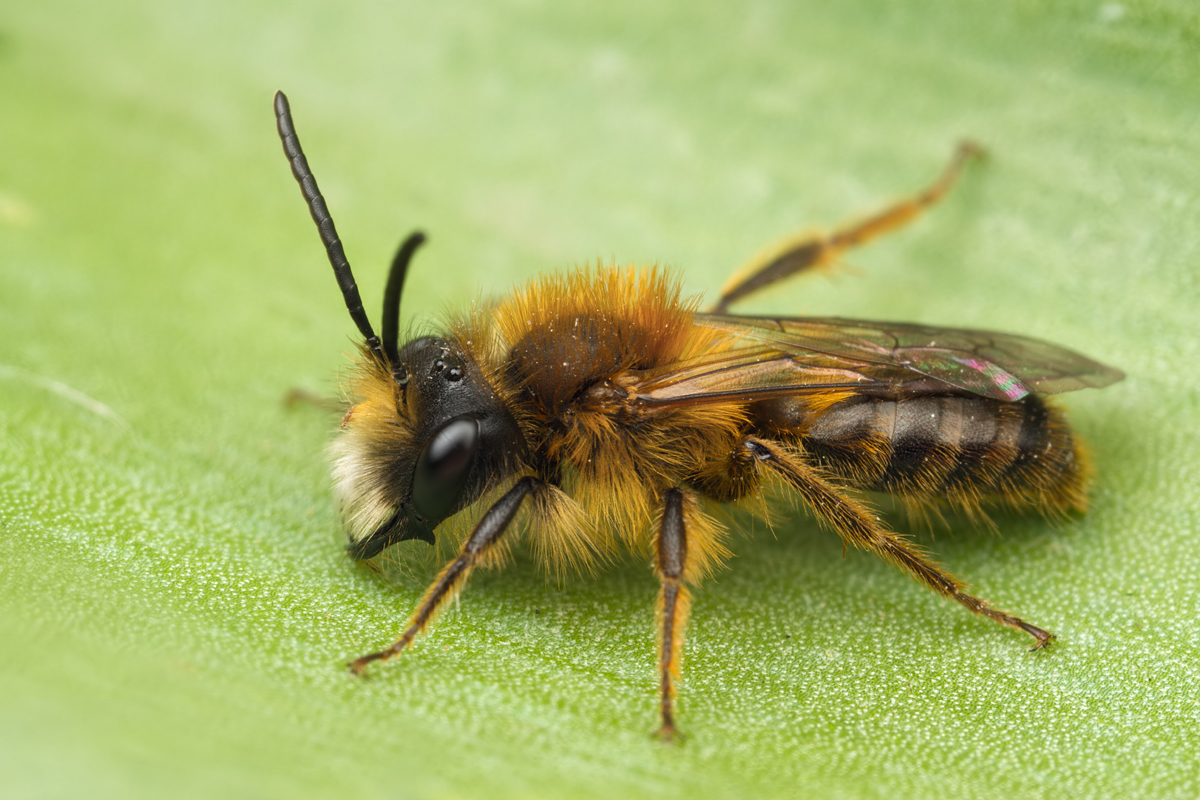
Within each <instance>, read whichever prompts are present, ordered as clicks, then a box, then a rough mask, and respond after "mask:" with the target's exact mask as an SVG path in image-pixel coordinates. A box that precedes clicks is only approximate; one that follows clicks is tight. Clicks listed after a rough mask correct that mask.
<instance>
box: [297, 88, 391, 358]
mask: <svg viewBox="0 0 1200 800" xmlns="http://www.w3.org/2000/svg"><path fill="white" fill-rule="evenodd" d="M275 122H276V126H277V127H278V128H279V140H280V141H281V142H283V152H284V155H286V156H287V157H288V161H290V162H291V164H292V175H294V176H295V178H296V183H298V184H300V194H302V195H304V202H306V203H308V210H309V213H311V214H312V218H313V222H315V223H316V224H317V232H318V233H319V234H320V235H321V243H322V244H323V245H325V252H326V253H328V254H329V263H330V265H332V266H333V274H334V276H336V277H337V282H338V286H339V287H340V288H341V290H342V297H344V298H345V299H346V308H347V309H348V310H349V311H350V318H351V319H352V320H354V324H355V325H357V326H358V330H359V332H360V333H362V335H363V336H365V337H366V339H367V346H368V347H370V348H371V350H373V351H374V352H375V356H376V357H377V358H378V359H379V361H380V363H388V358H387V356H386V355H385V354H384V352H383V347H382V346H381V345H380V342H379V337H378V336H376V335H375V331H374V330H372V329H371V321H370V320H369V319H367V312H366V311H364V310H363V304H362V297H360V296H359V294H358V284H356V283H355V282H354V273H353V272H351V271H350V262H349V261H347V260H346V251H345V250H343V249H342V240H341V239H339V238H338V234H337V228H335V227H334V226H333V217H331V216H329V207H328V206H326V205H325V198H324V197H322V196H321V190H320V189H318V188H317V179H316V178H315V177H313V174H312V170H310V169H309V168H308V160H307V159H306V158H305V157H304V150H303V149H301V147H300V139H299V138H297V136H296V126H295V125H294V124H293V123H292V110H291V108H290V107H289V106H288V99H287V96H286V95H285V94H284V93H283V92H276V93H275ZM389 283H390V281H389ZM397 294H399V291H398V290H397ZM391 355H392V357H393V358H394V357H395V347H393V348H392V353H391ZM391 363H393V364H394V363H395V361H392V362H391Z"/></svg>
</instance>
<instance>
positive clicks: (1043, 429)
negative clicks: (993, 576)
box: [800, 395, 1087, 511]
mask: <svg viewBox="0 0 1200 800" xmlns="http://www.w3.org/2000/svg"><path fill="white" fill-rule="evenodd" d="M800 439H801V443H802V444H803V446H804V447H805V449H806V450H807V451H808V452H809V454H810V455H811V457H813V459H814V460H815V461H816V462H817V463H819V464H820V465H822V466H824V467H825V468H826V469H828V470H830V471H831V472H833V473H834V474H836V475H838V476H839V477H841V478H843V479H845V480H847V481H848V482H850V483H851V484H853V485H854V486H856V487H858V488H862V489H869V490H872V491H881V492H887V493H889V494H894V495H898V496H901V497H907V498H912V499H917V500H926V499H939V498H940V499H946V500H949V501H950V502H952V503H955V504H959V505H973V504H974V503H976V502H978V501H981V500H984V501H993V502H995V501H1000V502H1006V503H1008V504H1010V505H1015V506H1023V507H1027V506H1034V507H1038V508H1043V509H1045V510H1048V511H1064V510H1067V509H1070V508H1082V506H1083V503H1084V492H1083V490H1084V483H1085V478H1086V474H1087V468H1086V465H1085V463H1084V460H1083V456H1082V453H1081V451H1080V449H1079V447H1078V445H1077V443H1076V442H1075V440H1074V437H1073V436H1072V434H1071V429H1070V428H1069V427H1068V426H1067V424H1066V421H1065V420H1064V419H1063V416H1062V413H1061V412H1060V411H1059V410H1058V409H1056V408H1054V407H1052V406H1048V405H1047V404H1046V403H1045V402H1044V401H1043V400H1042V399H1041V398H1039V397H1037V396H1035V395H1028V396H1026V397H1025V398H1023V399H1022V400H1019V401H1017V402H1004V401H999V400H992V399H989V398H986V397H964V396H954V395H934V396H928V397H916V398H909V399H900V400H888V399H880V398H869V397H859V398H854V399H851V400H846V401H843V402H841V403H838V404H836V405H834V406H832V407H831V408H830V409H829V410H828V411H827V412H825V413H824V414H822V415H821V416H819V417H817V418H815V419H813V420H811V421H810V422H809V424H808V425H807V426H806V427H805V429H804V431H803V433H802V434H801V436H800Z"/></svg>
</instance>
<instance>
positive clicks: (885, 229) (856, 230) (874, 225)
mask: <svg viewBox="0 0 1200 800" xmlns="http://www.w3.org/2000/svg"><path fill="white" fill-rule="evenodd" d="M982 152H983V151H982V150H981V149H980V147H979V146H978V145H976V144H974V143H972V142H963V143H962V144H960V145H959V146H958V149H957V150H956V151H955V153H954V157H953V158H952V159H951V161H950V164H949V165H948V166H947V167H946V169H945V170H944V171H943V172H942V174H941V176H939V177H938V179H937V180H935V181H934V182H933V183H931V184H930V185H929V186H927V187H926V188H925V189H924V190H923V191H921V192H918V193H917V194H915V195H912V196H911V197H907V198H905V199H903V200H900V201H899V202H896V203H894V204H892V205H890V206H888V207H886V208H884V209H882V210H881V211H878V212H876V213H874V214H872V215H871V216H869V217H867V218H866V219H864V220H861V221H859V222H855V223H852V224H849V225H845V226H843V227H840V228H837V229H836V230H834V231H833V232H832V233H829V234H823V235H822V234H812V233H804V234H799V235H796V236H790V237H788V238H787V239H784V240H783V241H781V242H779V243H778V244H776V245H775V246H774V247H772V248H771V249H770V250H767V251H765V252H764V253H763V254H762V255H761V256H759V257H757V258H755V259H754V260H753V261H751V262H750V263H749V264H747V265H745V266H744V267H742V268H741V269H739V270H738V271H737V272H735V273H734V275H733V277H732V278H730V279H729V282H728V283H726V284H725V286H724V288H722V289H721V298H720V299H719V300H718V301H717V304H716V306H714V307H713V310H712V311H713V313H715V314H721V313H724V312H725V311H726V309H727V308H728V307H729V304H730V303H733V302H735V301H737V300H741V299H742V298H744V297H746V296H748V295H750V294H753V293H754V292H757V291H759V290H760V289H765V288H766V287H768V286H770V285H772V284H774V283H777V282H779V281H781V280H784V279H785V278H789V277H791V276H792V275H798V274H800V273H802V272H808V271H810V270H813V269H817V268H820V267H824V266H828V265H830V264H832V263H834V262H835V261H836V260H837V259H838V258H839V257H841V255H842V253H844V252H845V251H846V250H849V249H850V248H852V247H856V246H858V245H860V244H865V243H866V242H869V241H870V240H871V239H874V238H875V237H877V236H882V235H883V234H885V233H889V232H891V231H893V230H895V229H897V228H899V227H901V226H902V225H905V224H907V223H909V222H911V221H912V220H913V219H915V218H916V217H917V216H918V215H919V214H920V213H921V212H923V211H925V210H926V209H928V208H929V207H930V206H932V205H933V204H935V203H936V202H937V201H939V200H941V199H942V196H943V195H945V194H946V192H947V191H949V190H950V187H951V186H953V185H954V182H955V180H957V179H958V175H959V173H960V172H961V171H962V168H963V165H964V164H965V163H966V162H967V160H968V159H970V158H973V157H977V156H979V155H980V154H981V153H982Z"/></svg>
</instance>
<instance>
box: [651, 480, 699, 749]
mask: <svg viewBox="0 0 1200 800" xmlns="http://www.w3.org/2000/svg"><path fill="white" fill-rule="evenodd" d="M683 504H684V496H683V492H682V491H681V490H679V489H671V490H669V491H667V492H666V494H664V495H663V512H662V520H661V522H660V523H659V528H658V541H657V546H656V551H655V568H654V571H655V573H656V574H657V575H658V580H659V583H660V586H661V588H660V589H659V592H658V614H657V618H658V626H659V639H658V677H659V689H660V695H659V696H660V698H661V699H660V705H659V709H660V711H661V714H662V725H661V726H660V727H659V729H658V730H657V731H656V735H657V736H658V737H659V738H660V739H663V740H664V741H672V740H674V739H675V738H676V737H677V736H678V735H679V733H678V731H677V730H676V729H675V710H674V701H675V681H676V680H677V679H678V678H679V662H680V657H681V656H682V653H683V629H684V626H685V625H686V624H687V617H688V609H689V607H690V605H691V596H690V594H689V592H688V590H687V587H686V586H684V585H683V575H684V567H685V565H686V563H687V555H688V552H687V526H686V524H685V522H684V513H683Z"/></svg>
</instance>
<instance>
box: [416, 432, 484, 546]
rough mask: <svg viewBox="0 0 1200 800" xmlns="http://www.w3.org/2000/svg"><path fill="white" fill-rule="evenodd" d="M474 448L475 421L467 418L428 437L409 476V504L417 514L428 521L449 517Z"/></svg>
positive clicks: (473, 458)
mask: <svg viewBox="0 0 1200 800" xmlns="http://www.w3.org/2000/svg"><path fill="white" fill-rule="evenodd" d="M478 449H479V422H478V420H475V419H472V418H470V417H456V418H455V419H452V420H450V421H449V422H447V423H445V424H444V425H442V427H440V428H438V429H437V431H435V432H434V434H433V436H430V437H429V441H427V442H426V443H425V449H424V450H423V451H421V457H420V458H418V459H417V471H416V472H415V473H414V474H413V489H412V504H413V506H414V507H415V509H416V511H417V513H418V514H420V515H421V516H422V517H424V518H425V519H427V520H429V521H430V522H440V521H441V520H443V519H445V518H446V517H447V516H449V515H450V512H451V511H453V510H454V507H455V505H456V504H457V503H458V499H459V497H461V496H462V493H463V489H464V488H466V485H467V477H468V475H469V474H470V472H471V465H472V464H473V463H474V462H475V452H476V451H477V450H478Z"/></svg>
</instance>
